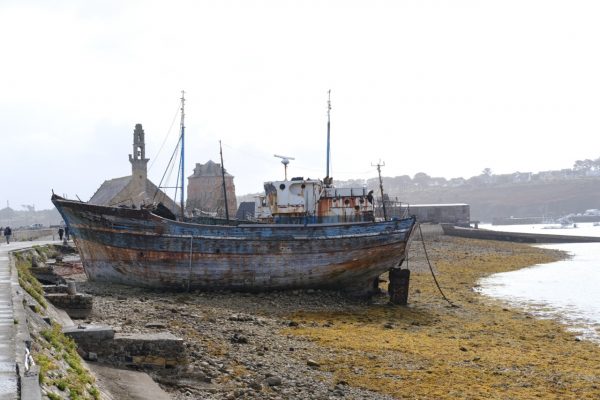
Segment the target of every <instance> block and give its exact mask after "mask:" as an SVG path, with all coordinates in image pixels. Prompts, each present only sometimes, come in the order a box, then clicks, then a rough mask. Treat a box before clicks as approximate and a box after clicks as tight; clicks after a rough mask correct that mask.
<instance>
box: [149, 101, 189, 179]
mask: <svg viewBox="0 0 600 400" xmlns="http://www.w3.org/2000/svg"><path fill="white" fill-rule="evenodd" d="M180 108H181V105H177V110H176V111H175V115H174V116H173V121H172V122H171V126H170V127H169V130H168V131H167V134H166V135H165V138H164V139H163V142H162V144H161V145H160V147H159V148H158V151H157V152H156V155H155V156H154V158H152V161H151V162H150V166H149V167H148V170H150V169H152V166H153V165H154V162H155V161H156V160H157V159H158V156H159V155H160V152H161V151H162V149H163V148H164V147H165V143H166V142H167V139H168V138H169V136H170V135H171V132H172V130H173V125H175V121H176V120H177V116H178V115H179V110H180Z"/></svg>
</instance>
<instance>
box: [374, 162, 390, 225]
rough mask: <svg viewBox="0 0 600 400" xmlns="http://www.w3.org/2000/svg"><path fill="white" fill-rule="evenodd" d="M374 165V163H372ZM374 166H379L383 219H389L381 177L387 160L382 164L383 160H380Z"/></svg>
mask: <svg viewBox="0 0 600 400" xmlns="http://www.w3.org/2000/svg"><path fill="white" fill-rule="evenodd" d="M371 165H373V164H371ZM373 166H374V167H375V166H376V167H377V173H378V174H379V190H380V191H381V204H382V206H383V220H384V221H387V213H386V211H385V198H384V197H383V180H382V179H381V167H385V162H384V163H383V164H382V163H381V160H379V163H378V164H376V165H373Z"/></svg>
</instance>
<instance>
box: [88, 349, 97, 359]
mask: <svg viewBox="0 0 600 400" xmlns="http://www.w3.org/2000/svg"><path fill="white" fill-rule="evenodd" d="M87 360H88V361H98V354H96V353H93V352H91V351H90V352H89V353H87Z"/></svg>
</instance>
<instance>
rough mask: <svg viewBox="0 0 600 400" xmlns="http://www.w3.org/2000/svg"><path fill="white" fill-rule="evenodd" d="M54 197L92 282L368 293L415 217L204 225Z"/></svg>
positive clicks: (400, 254) (393, 260)
mask: <svg viewBox="0 0 600 400" xmlns="http://www.w3.org/2000/svg"><path fill="white" fill-rule="evenodd" d="M52 202H53V203H54V205H55V206H56V208H57V209H58V211H59V212H60V214H61V215H62V216H63V218H64V220H65V222H66V223H67V225H68V226H69V229H70V232H71V235H72V236H73V238H74V241H75V244H76V246H77V248H78V249H79V253H80V255H81V260H82V263H83V266H84V269H85V272H86V274H87V276H88V278H89V279H90V280H98V281H108V282H115V283H122V284H127V285H133V286H145V287H155V288H172V289H178V290H189V289H237V290H265V289H287V288H332V289H341V290H345V291H349V292H353V293H357V294H359V293H364V294H368V293H369V292H370V291H372V290H373V289H374V288H373V282H374V280H375V279H376V278H377V277H379V275H381V274H382V273H384V272H386V271H388V270H389V269H390V268H393V267H395V266H397V265H398V264H399V263H400V262H401V261H402V260H403V259H404V257H405V252H406V251H407V245H408V241H409V238H410V236H411V233H412V232H413V229H414V226H415V220H414V218H406V219H400V220H392V221H382V222H352V223H337V224H306V225H305V224H241V225H238V226H232V225H203V224H194V223H187V222H180V221H173V220H169V219H166V218H163V217H160V216H158V215H157V214H154V213H153V212H152V211H150V210H148V209H129V208H119V207H106V206H96V205H91V204H88V203H83V202H80V201H73V200H66V199H63V198H61V197H59V196H57V195H53V196H52Z"/></svg>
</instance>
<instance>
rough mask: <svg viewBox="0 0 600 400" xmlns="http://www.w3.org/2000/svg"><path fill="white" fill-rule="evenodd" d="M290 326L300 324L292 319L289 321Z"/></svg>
mask: <svg viewBox="0 0 600 400" xmlns="http://www.w3.org/2000/svg"><path fill="white" fill-rule="evenodd" d="M288 326H298V323H297V322H296V321H290V322H288Z"/></svg>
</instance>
